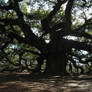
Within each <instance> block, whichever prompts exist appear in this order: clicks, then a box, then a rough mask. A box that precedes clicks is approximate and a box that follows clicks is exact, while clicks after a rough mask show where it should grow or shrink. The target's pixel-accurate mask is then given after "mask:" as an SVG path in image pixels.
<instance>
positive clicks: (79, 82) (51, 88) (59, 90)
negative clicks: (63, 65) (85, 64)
mask: <svg viewBox="0 0 92 92" xmlns="http://www.w3.org/2000/svg"><path fill="white" fill-rule="evenodd" d="M0 92H92V76H87V75H80V76H71V77H70V76H67V77H65V76H63V77H61V76H52V77H45V78H44V77H40V76H35V77H32V76H31V75H29V74H28V73H0Z"/></svg>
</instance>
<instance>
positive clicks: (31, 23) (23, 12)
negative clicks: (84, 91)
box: [0, 0, 92, 74]
mask: <svg viewBox="0 0 92 92" xmlns="http://www.w3.org/2000/svg"><path fill="white" fill-rule="evenodd" d="M91 8H92V1H91V0H47V1H46V0H8V1H7V2H6V1H3V2H2V1H1V2H0V12H1V13H0V38H1V39H0V53H1V56H0V59H1V65H3V66H7V68H6V67H5V68H4V69H3V70H5V69H9V71H10V69H12V70H21V71H22V70H24V69H27V70H31V69H32V65H33V64H36V67H34V68H35V70H34V71H37V72H41V71H43V70H42V65H43V64H44V65H45V64H46V65H45V70H44V72H45V73H49V74H66V73H67V72H75V70H76V72H78V73H83V72H88V71H91V69H92V63H91V62H92V32H91V31H92V14H91ZM10 66H11V67H13V68H11V67H10ZM87 67H88V68H87ZM74 68H75V70H74Z"/></svg>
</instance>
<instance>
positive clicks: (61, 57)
mask: <svg viewBox="0 0 92 92" xmlns="http://www.w3.org/2000/svg"><path fill="white" fill-rule="evenodd" d="M46 60H47V62H46V72H47V73H49V74H66V62H67V59H66V53H65V48H63V46H60V45H59V44H57V43H56V44H54V45H52V47H50V48H49V50H48V53H47V57H46Z"/></svg>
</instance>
